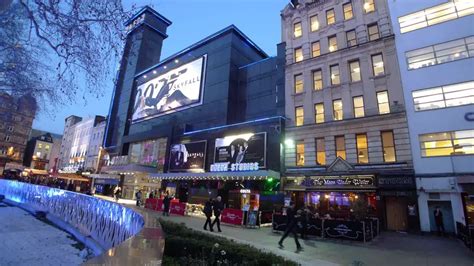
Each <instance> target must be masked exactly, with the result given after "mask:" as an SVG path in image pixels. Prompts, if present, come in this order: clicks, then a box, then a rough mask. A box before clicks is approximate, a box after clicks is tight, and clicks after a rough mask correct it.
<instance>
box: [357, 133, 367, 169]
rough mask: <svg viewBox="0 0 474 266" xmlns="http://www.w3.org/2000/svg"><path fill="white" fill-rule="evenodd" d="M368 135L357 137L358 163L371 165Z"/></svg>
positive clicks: (358, 135)
mask: <svg viewBox="0 0 474 266" xmlns="http://www.w3.org/2000/svg"><path fill="white" fill-rule="evenodd" d="M367 145H368V144H367V135H366V134H357V135H356V148H357V163H369V149H368V148H367Z"/></svg>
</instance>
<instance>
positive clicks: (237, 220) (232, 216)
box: [221, 208, 244, 225]
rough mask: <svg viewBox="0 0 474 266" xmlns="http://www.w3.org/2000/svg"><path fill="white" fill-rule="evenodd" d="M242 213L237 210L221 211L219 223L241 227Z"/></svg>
mask: <svg viewBox="0 0 474 266" xmlns="http://www.w3.org/2000/svg"><path fill="white" fill-rule="evenodd" d="M243 219H244V212H243V211H242V210H237V209H229V208H226V209H224V210H223V211H222V214H221V221H222V222H223V223H227V224H234V225H242V221H243Z"/></svg>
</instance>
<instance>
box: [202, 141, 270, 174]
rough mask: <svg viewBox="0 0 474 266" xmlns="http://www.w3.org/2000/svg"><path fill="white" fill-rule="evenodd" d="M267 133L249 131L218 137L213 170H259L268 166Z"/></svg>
mask: <svg viewBox="0 0 474 266" xmlns="http://www.w3.org/2000/svg"><path fill="white" fill-rule="evenodd" d="M265 146H266V133H265V132H263V133H256V134H254V133H248V134H241V135H235V136H228V137H224V138H218V139H216V149H215V151H214V163H213V164H212V165H211V168H210V170H211V172H225V171H257V170H258V169H260V168H265V167H266V164H265V162H266V150H265Z"/></svg>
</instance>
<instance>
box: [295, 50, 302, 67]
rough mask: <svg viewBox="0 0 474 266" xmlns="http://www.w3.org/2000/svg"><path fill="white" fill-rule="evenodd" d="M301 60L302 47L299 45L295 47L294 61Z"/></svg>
mask: <svg viewBox="0 0 474 266" xmlns="http://www.w3.org/2000/svg"><path fill="white" fill-rule="evenodd" d="M301 61H303V49H302V48H301V47H299V48H296V49H295V63H298V62H301Z"/></svg>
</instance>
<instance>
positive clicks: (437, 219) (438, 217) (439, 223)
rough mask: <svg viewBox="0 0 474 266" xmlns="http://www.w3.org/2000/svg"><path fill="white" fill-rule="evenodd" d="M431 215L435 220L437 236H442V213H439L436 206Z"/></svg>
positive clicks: (439, 210)
mask: <svg viewBox="0 0 474 266" xmlns="http://www.w3.org/2000/svg"><path fill="white" fill-rule="evenodd" d="M433 214H434V218H435V223H436V227H437V228H438V235H439V236H440V235H441V234H443V235H444V222H443V212H442V211H441V209H440V208H439V206H436V209H435V210H434V212H433Z"/></svg>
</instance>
